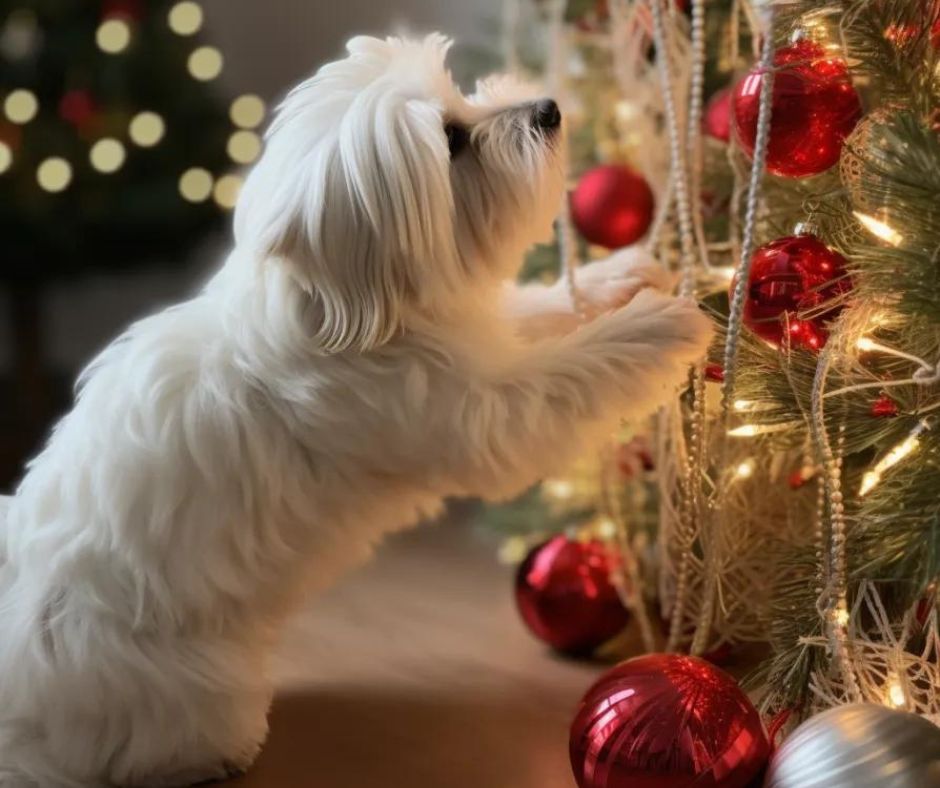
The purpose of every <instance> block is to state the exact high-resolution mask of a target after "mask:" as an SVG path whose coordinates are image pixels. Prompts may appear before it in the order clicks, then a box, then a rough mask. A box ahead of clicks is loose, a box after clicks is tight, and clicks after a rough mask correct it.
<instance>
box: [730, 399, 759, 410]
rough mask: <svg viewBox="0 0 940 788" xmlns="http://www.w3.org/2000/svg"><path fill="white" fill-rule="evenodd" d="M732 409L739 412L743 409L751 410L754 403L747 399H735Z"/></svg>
mask: <svg viewBox="0 0 940 788" xmlns="http://www.w3.org/2000/svg"><path fill="white" fill-rule="evenodd" d="M734 409H735V410H736V411H739V412H742V411H745V410H753V409H754V403H753V402H751V400H748V399H736V400H735V401H734Z"/></svg>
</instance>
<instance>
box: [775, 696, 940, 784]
mask: <svg viewBox="0 0 940 788" xmlns="http://www.w3.org/2000/svg"><path fill="white" fill-rule="evenodd" d="M764 788H940V728H937V727H936V726H935V725H933V724H932V723H930V722H928V721H927V720H925V719H924V718H923V717H918V716H917V715H916V714H911V713H909V712H904V711H896V710H893V709H889V708H887V707H885V706H878V705H875V704H870V703H857V704H852V705H848V706H837V707H835V708H833V709H829V710H828V711H824V712H823V713H822V714H817V715H816V716H815V717H812V718H811V719H809V720H807V721H806V722H804V723H803V724H802V725H801V726H800V727H799V728H797V729H796V731H795V732H794V733H793V734H792V735H791V736H790V737H789V738H788V739H787V740H786V741H785V742H784V743H783V746H782V747H781V748H780V749H779V750H777V752H776V753H775V754H774V756H773V759H772V760H771V762H770V769H769V770H768V773H767V780H766V782H765V783H764Z"/></svg>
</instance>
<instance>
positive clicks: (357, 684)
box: [224, 523, 601, 788]
mask: <svg viewBox="0 0 940 788" xmlns="http://www.w3.org/2000/svg"><path fill="white" fill-rule="evenodd" d="M495 553H496V550H495V545H494V543H493V542H492V541H490V542H487V540H486V539H485V538H483V537H482V536H481V534H480V533H479V531H474V530H473V529H471V528H470V527H469V526H467V525H462V524H454V523H445V524H441V525H438V526H433V527H423V528H420V529H418V530H416V531H414V532H411V533H408V534H403V535H401V536H398V537H396V538H394V539H391V540H390V541H389V543H388V544H386V545H385V546H384V547H383V549H382V550H381V551H380V553H379V555H378V556H377V558H376V560H375V561H374V562H373V563H372V564H370V565H369V566H367V567H364V568H363V569H361V570H360V571H358V572H356V573H354V574H352V575H350V576H349V577H347V578H346V579H345V581H344V582H342V583H341V584H340V585H339V586H338V587H336V588H335V589H333V591H331V592H329V593H328V594H327V595H325V596H324V597H321V598H320V599H315V600H311V602H310V604H309V606H308V607H307V608H306V609H305V610H303V611H302V612H301V614H300V615H299V616H298V617H297V619H296V620H295V621H294V622H293V625H292V627H291V629H290V631H289V632H288V633H287V634H286V637H285V640H284V643H283V647H282V649H281V651H280V653H279V654H278V657H277V660H276V675H277V684H278V688H279V689H278V693H277V696H276V699H275V702H274V707H273V709H272V712H271V734H270V738H269V740H268V743H267V745H266V747H265V749H264V751H263V753H262V755H261V757H260V759H259V760H258V762H257V764H256V765H255V767H254V768H253V769H252V770H251V771H250V772H249V774H247V775H246V776H244V777H241V778H239V779H236V780H231V781H228V782H226V783H224V785H225V786H226V787H227V788H573V786H574V781H573V779H572V777H571V774H570V769H569V766H568V752H567V745H568V724H569V722H570V719H571V716H572V713H573V709H574V707H575V706H576V704H577V701H578V699H579V698H580V696H581V694H582V693H583V691H584V690H585V689H586V688H587V687H588V686H589V685H590V683H591V682H592V681H593V679H594V678H595V677H596V676H597V674H598V672H599V670H600V669H601V667H600V666H598V665H591V664H585V663H578V662H571V661H566V660H563V659H560V658H558V657H555V656H553V655H552V654H551V653H550V652H548V651H547V650H546V649H544V648H543V647H542V646H541V645H540V644H538V643H537V642H535V641H534V640H533V639H531V637H530V636H529V635H528V634H527V633H526V632H525V631H524V630H523V628H522V625H521V624H520V622H519V618H518V616H517V614H516V611H515V609H514V602H513V596H512V572H511V569H510V568H508V567H505V566H500V565H499V564H498V563H497V562H496V559H495Z"/></svg>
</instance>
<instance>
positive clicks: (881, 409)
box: [871, 394, 899, 419]
mask: <svg viewBox="0 0 940 788" xmlns="http://www.w3.org/2000/svg"><path fill="white" fill-rule="evenodd" d="M898 412H899V409H898V403H897V402H895V401H894V400H893V399H891V397H889V396H888V395H887V394H882V395H881V396H880V397H878V399H876V400H875V401H874V402H873V403H872V404H871V415H872V416H874V417H875V418H877V419H889V418H893V417H894V416H897V415H898Z"/></svg>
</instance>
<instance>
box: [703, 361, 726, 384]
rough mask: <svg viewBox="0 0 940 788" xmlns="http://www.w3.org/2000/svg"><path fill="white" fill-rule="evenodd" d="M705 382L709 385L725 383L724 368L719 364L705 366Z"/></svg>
mask: <svg viewBox="0 0 940 788" xmlns="http://www.w3.org/2000/svg"><path fill="white" fill-rule="evenodd" d="M705 380H707V381H709V382H711V383H724V382H725V368H724V367H723V366H721V364H706V365H705Z"/></svg>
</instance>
